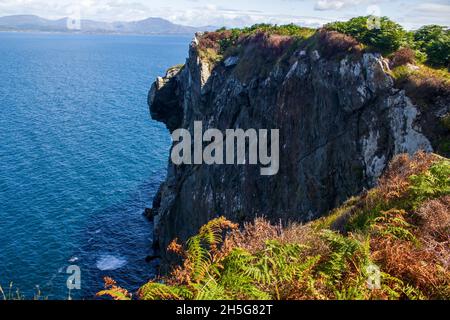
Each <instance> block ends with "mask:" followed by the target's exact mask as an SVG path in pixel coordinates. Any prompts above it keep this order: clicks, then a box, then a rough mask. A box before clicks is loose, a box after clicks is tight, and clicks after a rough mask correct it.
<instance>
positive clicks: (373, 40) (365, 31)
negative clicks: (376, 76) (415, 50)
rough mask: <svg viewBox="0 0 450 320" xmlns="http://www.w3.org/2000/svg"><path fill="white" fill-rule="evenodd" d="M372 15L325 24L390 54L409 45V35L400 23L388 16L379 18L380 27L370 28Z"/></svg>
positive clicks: (328, 27) (327, 27)
mask: <svg viewBox="0 0 450 320" xmlns="http://www.w3.org/2000/svg"><path fill="white" fill-rule="evenodd" d="M370 18H371V17H370V16H366V17H357V18H353V19H350V20H349V21H347V22H333V23H330V24H327V25H326V26H325V28H326V29H328V30H335V31H338V32H341V33H344V34H347V35H350V36H352V37H354V38H355V39H357V40H358V41H360V42H361V43H363V44H365V45H367V46H369V47H372V48H374V49H376V50H379V51H381V53H383V54H389V53H392V52H394V51H396V50H398V49H399V48H400V47H401V46H404V45H407V43H408V39H409V35H408V33H407V32H406V31H405V30H404V29H403V28H402V26H400V25H399V24H397V23H395V22H393V21H391V20H389V19H388V18H387V17H381V18H379V21H380V28H369V25H368V21H369V19H370Z"/></svg>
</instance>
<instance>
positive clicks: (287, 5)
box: [0, 0, 450, 29]
mask: <svg viewBox="0 0 450 320" xmlns="http://www.w3.org/2000/svg"><path fill="white" fill-rule="evenodd" d="M78 12H79V13H80V15H81V18H82V19H93V20H99V21H133V20H140V19H145V18H148V17H161V18H165V19H167V20H170V21H171V22H174V23H178V24H184V25H191V26H207V25H212V26H218V27H220V26H227V27H242V26H244V25H251V24H254V23H260V22H269V23H276V24H282V23H291V22H293V23H296V24H299V25H303V26H311V27H317V26H320V25H322V24H324V23H327V22H330V21H336V20H348V19H349V18H351V17H355V16H360V15H367V14H376V15H381V16H388V17H389V18H391V19H393V20H394V21H396V22H398V23H400V24H402V25H403V26H404V27H406V28H408V29H415V28H418V27H420V26H422V25H425V24H440V25H445V26H449V25H450V0H428V1H427V0H425V1H424V0H422V1H420V0H226V1H224V0H0V16H6V15H13V14H35V15H39V16H41V17H44V18H49V19H57V18H62V17H66V16H72V15H73V14H74V13H78Z"/></svg>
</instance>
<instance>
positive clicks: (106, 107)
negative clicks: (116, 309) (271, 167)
mask: <svg viewBox="0 0 450 320" xmlns="http://www.w3.org/2000/svg"><path fill="white" fill-rule="evenodd" d="M192 37H193V35H185V36H184V35H183V36H175V35H167V36H163V35H155V36H129V35H127V36H123V35H81V34H44V33H0V285H1V288H2V291H3V294H2V293H1V291H0V299H3V298H4V297H3V295H5V296H6V297H7V298H26V299H33V298H40V299H61V300H66V299H93V298H95V294H96V292H98V291H100V290H102V288H103V278H104V277H111V278H113V279H114V280H115V281H116V282H117V284H118V285H119V286H121V287H123V288H126V289H128V290H129V291H130V292H135V291H136V290H137V289H138V288H139V286H141V285H142V284H144V283H145V282H146V281H148V280H149V279H151V278H153V277H154V276H155V272H156V268H157V266H156V263H157V262H155V261H153V262H146V259H145V258H146V257H147V256H149V255H151V254H152V248H151V247H152V246H151V244H152V227H153V226H152V223H151V222H150V221H148V220H146V219H145V218H144V217H143V211H144V209H145V208H146V207H148V206H150V205H151V202H152V199H153V197H154V196H155V193H156V192H157V189H158V187H159V184H160V183H161V182H162V181H163V180H164V178H165V175H166V168H167V163H168V152H169V148H170V143H171V141H170V135H169V132H168V131H167V129H166V128H165V126H164V125H163V124H161V123H158V122H155V121H153V120H151V118H150V115H149V110H148V106H147V93H148V90H149V88H150V86H151V84H152V82H153V81H154V79H155V78H156V77H157V76H159V75H163V74H164V73H165V70H166V69H168V68H169V67H170V66H172V65H175V64H179V63H184V61H185V59H186V56H187V53H188V46H189V42H190V41H191V40H192Z"/></svg>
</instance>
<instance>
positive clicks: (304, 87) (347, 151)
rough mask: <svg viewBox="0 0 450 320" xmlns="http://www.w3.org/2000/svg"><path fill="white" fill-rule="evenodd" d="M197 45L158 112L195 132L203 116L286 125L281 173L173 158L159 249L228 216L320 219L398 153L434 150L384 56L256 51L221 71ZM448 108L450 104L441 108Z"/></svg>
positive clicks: (212, 121) (222, 124) (161, 92)
mask: <svg viewBox="0 0 450 320" xmlns="http://www.w3.org/2000/svg"><path fill="white" fill-rule="evenodd" d="M199 52H200V49H199V44H198V41H196V40H195V41H193V42H192V44H191V46H190V50H189V58H188V59H187V61H186V64H185V65H184V67H179V68H175V69H172V70H171V71H170V72H169V73H168V74H167V75H166V77H165V78H158V79H157V81H156V82H155V83H154V84H153V86H152V88H151V90H150V94H149V105H150V112H151V115H152V117H153V118H154V119H156V120H159V121H162V122H164V123H165V124H166V125H167V127H168V129H169V130H170V131H173V130H174V129H176V128H186V129H188V130H190V131H192V130H193V124H194V121H197V120H198V121H203V126H204V129H205V130H206V129H207V128H217V129H219V130H222V131H225V130H226V129H233V128H242V129H249V128H255V129H261V128H264V129H279V130H280V168H279V172H278V174H277V175H274V176H261V175H260V172H259V166H252V165H240V166H237V165H181V166H175V165H173V164H172V163H171V162H170V161H169V165H168V173H167V179H166V181H165V182H164V183H163V184H162V185H161V187H160V190H159V192H158V195H157V197H156V198H155V200H154V204H153V208H154V210H156V212H157V215H156V216H155V239H156V241H157V243H159V246H160V248H166V247H167V245H168V244H169V242H170V241H171V240H173V239H174V238H179V239H180V240H181V241H184V240H186V239H187V238H188V237H189V236H191V235H193V234H195V233H196V231H197V230H198V228H199V227H200V226H202V225H203V224H205V223H206V222H207V221H209V220H210V219H212V218H214V217H217V216H221V215H223V216H225V217H227V218H229V219H230V220H233V221H236V222H242V221H245V220H251V219H253V218H254V217H255V216H265V217H267V218H268V219H270V220H272V221H280V220H281V221H283V222H287V221H289V220H295V221H309V220H312V219H315V218H317V217H319V216H321V215H322V214H324V213H326V212H328V211H329V210H330V209H332V208H334V207H336V206H338V205H340V204H341V203H342V202H343V201H345V200H346V199H347V198H349V197H350V196H353V195H355V194H358V193H360V192H361V191H362V190H364V189H365V188H369V187H372V186H373V184H374V183H375V181H376V179H377V178H378V177H379V176H380V175H381V173H382V172H383V170H384V169H385V167H386V165H387V163H388V161H389V160H390V159H391V158H392V157H393V155H395V154H398V153H414V152H416V151H417V150H419V149H422V150H425V151H432V150H433V141H430V139H429V138H427V136H426V135H425V134H424V132H425V130H423V128H422V127H421V118H422V114H421V111H420V108H419V107H418V106H416V105H415V104H414V103H413V102H412V101H411V99H410V98H408V96H406V95H405V92H404V91H403V90H399V89H397V88H395V86H394V81H393V79H392V78H391V76H390V75H389V70H388V69H389V66H388V63H387V62H386V61H385V59H384V58H383V57H382V56H381V55H379V54H376V53H361V54H360V55H344V56H343V57H340V58H336V57H334V58H333V57H332V58H330V57H326V58H325V57H321V52H320V50H315V49H314V50H312V49H308V48H306V49H305V48H299V49H298V50H294V51H293V52H292V53H284V54H283V57H282V58H280V56H277V57H269V56H265V57H264V59H262V61H264V64H263V65H262V64H260V63H257V62H256V61H261V59H259V60H258V59H256V58H255V57H254V55H258V53H257V52H254V50H250V49H249V50H243V51H242V52H241V53H239V54H238V55H237V56H230V57H227V58H226V59H224V60H222V61H221V62H219V63H217V65H215V66H214V67H212V66H211V64H210V62H209V61H206V60H205V59H202V58H200V54H199ZM257 58H261V57H257ZM442 108H444V109H445V108H446V109H445V110H442ZM448 112H449V103H448V100H447V101H446V102H445V103H443V104H442V106H441V108H440V110H439V112H436V114H441V115H442V114H445V113H448ZM428 117H431V118H433V117H438V115H434V116H433V115H432V116H428ZM427 130H428V131H429V130H431V129H430V128H427ZM431 131H432V130H431ZM161 254H162V256H163V258H164V259H166V258H168V257H167V255H166V253H165V250H161Z"/></svg>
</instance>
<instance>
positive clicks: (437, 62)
mask: <svg viewBox="0 0 450 320" xmlns="http://www.w3.org/2000/svg"><path fill="white" fill-rule="evenodd" d="M368 21H371V20H370V17H357V18H353V19H350V20H349V21H347V22H333V23H330V24H328V25H326V26H325V28H326V29H327V30H335V31H338V32H341V33H344V34H347V35H350V36H352V37H354V38H355V39H357V40H358V41H359V42H361V43H362V44H364V45H366V46H368V47H369V48H370V49H373V50H376V51H380V52H381V53H383V54H386V55H389V54H392V53H394V52H396V51H397V50H399V49H401V50H402V52H403V53H406V52H407V51H405V49H406V50H408V51H409V52H408V55H409V56H410V58H408V59H407V60H405V63H407V62H408V63H412V61H411V60H417V61H418V62H426V63H427V64H429V65H430V66H433V67H450V30H449V29H448V28H445V27H442V26H437V25H428V26H423V27H422V28H420V29H419V30H417V31H414V32H408V31H406V30H404V29H403V28H402V27H401V26H400V25H399V24H397V23H395V22H393V21H391V20H389V19H388V18H387V17H381V18H379V25H378V26H376V27H374V26H371V25H369V24H368ZM412 52H414V54H412Z"/></svg>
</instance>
